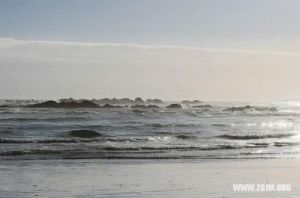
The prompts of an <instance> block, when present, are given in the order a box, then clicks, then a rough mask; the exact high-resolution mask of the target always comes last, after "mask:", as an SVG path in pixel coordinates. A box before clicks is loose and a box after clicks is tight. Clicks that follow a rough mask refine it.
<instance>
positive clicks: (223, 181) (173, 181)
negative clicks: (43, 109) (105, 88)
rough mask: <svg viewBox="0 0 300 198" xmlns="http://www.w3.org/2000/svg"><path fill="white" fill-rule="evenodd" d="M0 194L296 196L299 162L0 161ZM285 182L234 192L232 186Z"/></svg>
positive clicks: (299, 184) (299, 186)
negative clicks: (279, 188)
mask: <svg viewBox="0 0 300 198" xmlns="http://www.w3.org/2000/svg"><path fill="white" fill-rule="evenodd" d="M0 171H1V172H0V177H1V180H0V197H5V198H12V197H22V198H26V197H272V198H274V197H298V195H299V194H300V175H299V171H300V160H298V159H259V160H253V159H252V160H237V159H235V160H204V161H203V160H200V161H199V160H188V161H187V160H185V161H182V160H35V161H1V162H0ZM239 183H244V184H290V185H291V191H287V192H234V190H233V184H239Z"/></svg>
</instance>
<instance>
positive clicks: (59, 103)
mask: <svg viewBox="0 0 300 198" xmlns="http://www.w3.org/2000/svg"><path fill="white" fill-rule="evenodd" d="M2 101H3V102H4V103H1V107H10V106H18V107H30V108H103V109H107V108H126V107H127V108H132V109H157V108H160V107H166V108H168V109H182V105H185V106H193V105H194V106H195V107H196V106H197V105H198V106H197V107H203V108H204V107H208V106H205V105H203V106H201V105H202V104H201V103H202V101H199V100H182V101H181V102H177V103H170V102H165V101H163V100H161V99H157V98H154V99H142V98H141V97H137V98H134V99H130V98H102V99H91V100H88V99H73V98H64V99H59V100H47V101H41V100H33V99H31V100H8V99H7V100H2Z"/></svg>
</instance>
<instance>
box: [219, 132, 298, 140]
mask: <svg viewBox="0 0 300 198" xmlns="http://www.w3.org/2000/svg"><path fill="white" fill-rule="evenodd" d="M294 135H296V134H291V133H285V134H284V133H283V134H267V135H227V134H226V135H219V136H216V137H217V138H223V139H228V140H257V139H269V138H288V137H292V136H294Z"/></svg>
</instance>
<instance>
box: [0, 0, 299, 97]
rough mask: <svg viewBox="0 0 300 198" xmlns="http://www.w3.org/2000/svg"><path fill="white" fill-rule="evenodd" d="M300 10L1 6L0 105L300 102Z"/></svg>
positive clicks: (127, 4) (208, 4)
mask: <svg viewBox="0 0 300 198" xmlns="http://www.w3.org/2000/svg"><path fill="white" fill-rule="evenodd" d="M299 6H300V1H297V0H294V1H292V0H243V1H241V0H186V1H182V0H164V1H160V0H44V1H40V0H26V1H24V0H0V98H37V99H47V98H53V99H57V98H65V97H74V98H103V97H118V98H119V97H130V98H134V97H137V96H141V97H143V98H162V99H165V100H182V99H199V100H213V101H229V100H230V101H274V100H299V99H300V92H299V91H298V87H297V85H300V78H299V76H300V66H299V65H300V38H299V35H300V21H299V20H298V19H299V18H300V12H298V8H299Z"/></svg>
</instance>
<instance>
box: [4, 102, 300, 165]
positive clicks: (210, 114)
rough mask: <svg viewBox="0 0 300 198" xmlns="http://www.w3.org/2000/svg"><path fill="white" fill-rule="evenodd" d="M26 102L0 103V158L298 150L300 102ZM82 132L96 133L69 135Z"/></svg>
mask: <svg viewBox="0 0 300 198" xmlns="http://www.w3.org/2000/svg"><path fill="white" fill-rule="evenodd" d="M24 102H25V103H26V101H9V102H8V101H6V100H2V101H1V105H2V106H1V107H0V135H1V136H0V159H1V160H40V159H47V160H52V159H137V160H138V159H143V160H144V159H162V160H163V159H183V160H184V159H257V158H297V157H298V156H299V154H300V135H299V129H300V103H298V102H273V103H242V102H204V103H201V104H198V105H194V104H185V105H184V104H182V106H183V108H182V109H179V108H178V109H175V108H174V109H170V108H166V106H167V105H168V104H170V103H166V102H164V103H162V104H159V106H160V107H159V108H131V107H130V106H126V107H122V108H30V107H24ZM27 102H28V101H27ZM173 103H174V102H173ZM175 103H176V102H175ZM177 103H178V102H177ZM26 104H27V103H26ZM247 105H249V106H247ZM232 107H235V108H232ZM80 130H85V131H88V132H97V133H99V136H97V137H89V138H82V137H77V136H73V135H72V132H74V131H79V132H80ZM81 132H82V131H81Z"/></svg>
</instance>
